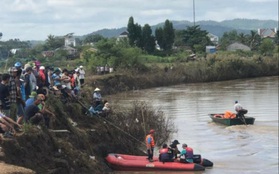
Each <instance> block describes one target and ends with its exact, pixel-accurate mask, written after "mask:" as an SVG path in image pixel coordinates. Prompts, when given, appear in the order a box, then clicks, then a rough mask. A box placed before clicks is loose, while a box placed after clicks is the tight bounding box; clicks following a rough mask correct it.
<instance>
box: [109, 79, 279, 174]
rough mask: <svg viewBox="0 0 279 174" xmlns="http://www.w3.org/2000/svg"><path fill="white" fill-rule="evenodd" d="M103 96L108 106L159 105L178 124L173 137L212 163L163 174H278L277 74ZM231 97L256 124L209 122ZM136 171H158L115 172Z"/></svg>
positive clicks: (227, 107) (228, 105)
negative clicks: (198, 168)
mask: <svg viewBox="0 0 279 174" xmlns="http://www.w3.org/2000/svg"><path fill="white" fill-rule="evenodd" d="M106 98H108V99H109V101H110V102H111V103H112V105H113V104H114V103H118V104H123V105H126V104H129V103H131V101H134V100H143V101H149V102H151V103H152V105H153V106H154V107H155V108H161V109H162V110H163V111H164V112H165V114H166V116H167V117H173V118H174V123H175V125H176V127H177V128H178V132H177V134H175V135H174V138H173V139H178V140H179V142H180V143H187V144H188V145H189V146H191V147H192V148H193V149H194V153H195V154H201V155H202V157H204V158H207V159H209V160H211V161H212V162H213V163H214V167H213V168H210V169H206V170H205V171H204V172H164V173H195V174H196V173H207V174H224V173H226V174H236V173H238V174H239V173H245V174H276V173H278V77H277V76H276V77H262V78H253V79H241V80H233V81H223V82H211V83H197V84H184V85H177V86H169V87H159V88H152V89H146V90H137V91H131V92H127V93H122V94H117V95H113V96H106ZM235 100H238V101H239V102H240V103H241V104H242V105H243V107H244V108H246V109H248V114H247V116H252V117H255V118H256V121H255V124H254V125H248V126H245V125H238V126H224V125H220V124H217V123H214V122H212V121H211V119H210V118H209V116H208V114H209V113H222V112H224V111H227V110H229V111H233V105H234V101H235ZM170 141H171V140H170ZM170 141H169V142H167V143H168V144H169V143H170ZM179 148H180V150H181V147H180V146H179ZM156 151H158V149H156ZM136 173H137V174H139V173H140V174H143V173H148V174H159V173H162V172H117V174H136Z"/></svg>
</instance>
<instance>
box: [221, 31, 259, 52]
mask: <svg viewBox="0 0 279 174" xmlns="http://www.w3.org/2000/svg"><path fill="white" fill-rule="evenodd" d="M234 42H239V43H242V44H244V45H247V46H249V47H250V48H251V50H257V49H258V47H259V45H260V42H261V38H260V36H259V35H258V34H257V32H256V31H253V30H251V31H250V34H244V33H239V34H238V33H237V31H236V30H232V31H230V32H225V33H224V34H223V36H222V37H221V39H220V45H221V49H222V50H226V49H227V47H228V46H229V45H230V44H232V43H234Z"/></svg>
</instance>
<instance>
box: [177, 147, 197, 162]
mask: <svg viewBox="0 0 279 174" xmlns="http://www.w3.org/2000/svg"><path fill="white" fill-rule="evenodd" d="M182 148H183V150H182V151H181V153H180V162H182V163H193V162H194V159H193V157H194V151H193V149H192V148H191V147H188V146H187V144H182Z"/></svg>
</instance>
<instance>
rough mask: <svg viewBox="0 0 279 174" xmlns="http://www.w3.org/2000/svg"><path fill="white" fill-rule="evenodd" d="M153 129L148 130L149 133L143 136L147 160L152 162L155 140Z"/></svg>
mask: <svg viewBox="0 0 279 174" xmlns="http://www.w3.org/2000/svg"><path fill="white" fill-rule="evenodd" d="M154 133H155V131H154V129H151V130H150V131H149V134H148V135H147V136H146V138H145V143H146V148H147V155H148V158H147V159H148V160H149V162H153V154H154V147H155V141H154V137H153V136H154Z"/></svg>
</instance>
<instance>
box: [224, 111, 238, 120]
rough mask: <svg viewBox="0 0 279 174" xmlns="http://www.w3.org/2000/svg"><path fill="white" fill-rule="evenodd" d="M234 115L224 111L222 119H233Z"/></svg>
mask: <svg viewBox="0 0 279 174" xmlns="http://www.w3.org/2000/svg"><path fill="white" fill-rule="evenodd" d="M235 117H236V115H235V114H234V113H232V112H231V111H226V112H225V115H224V118H235Z"/></svg>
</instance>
